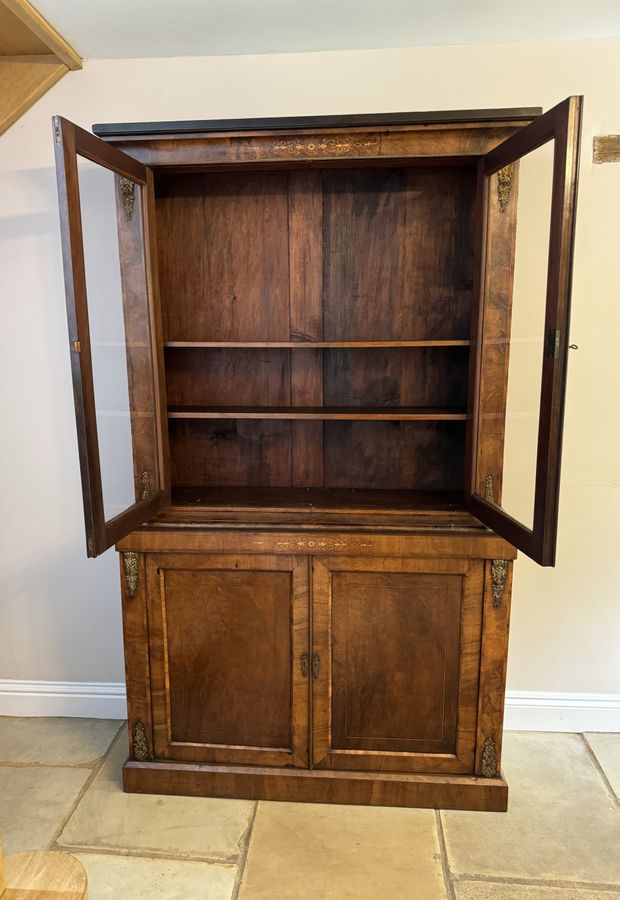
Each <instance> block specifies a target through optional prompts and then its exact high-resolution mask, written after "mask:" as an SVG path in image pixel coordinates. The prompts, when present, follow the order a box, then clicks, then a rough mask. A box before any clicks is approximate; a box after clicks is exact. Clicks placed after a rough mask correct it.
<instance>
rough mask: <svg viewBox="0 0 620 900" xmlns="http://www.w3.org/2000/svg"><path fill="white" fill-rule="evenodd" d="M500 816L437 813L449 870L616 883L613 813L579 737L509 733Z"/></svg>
mask: <svg viewBox="0 0 620 900" xmlns="http://www.w3.org/2000/svg"><path fill="white" fill-rule="evenodd" d="M502 767H503V769H504V772H505V775H506V778H507V780H508V784H509V787H510V793H509V796H508V812H507V813H470V812H443V813H442V820H443V824H444V832H445V837H446V847H447V851H448V860H449V863H450V867H451V869H452V871H453V872H455V873H457V874H467V875H493V876H498V877H520V878H534V879H540V880H544V879H548V880H557V881H579V882H598V883H600V884H614V885H616V884H618V885H620V814H619V812H618V809H617V807H616V806H615V804H614V802H613V800H612V798H611V797H610V796H609V795H608V793H607V791H606V790H605V787H604V785H603V783H602V780H601V778H600V776H599V774H598V772H597V771H596V770H595V768H594V765H593V764H592V762H591V760H590V758H589V756H588V754H587V751H586V748H585V746H584V743H583V741H582V739H581V737H579V736H578V735H573V734H557V733H555V734H543V733H525V732H521V733H520V732H508V733H507V734H506V737H505V744H504V755H503V766H502Z"/></svg>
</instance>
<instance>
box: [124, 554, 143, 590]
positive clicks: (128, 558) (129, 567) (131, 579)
mask: <svg viewBox="0 0 620 900" xmlns="http://www.w3.org/2000/svg"><path fill="white" fill-rule="evenodd" d="M139 562H140V557H139V556H138V554H137V553H134V552H133V551H129V552H128V553H123V568H124V570H125V581H126V582H127V595H128V596H129V597H135V596H136V594H137V593H138V568H139Z"/></svg>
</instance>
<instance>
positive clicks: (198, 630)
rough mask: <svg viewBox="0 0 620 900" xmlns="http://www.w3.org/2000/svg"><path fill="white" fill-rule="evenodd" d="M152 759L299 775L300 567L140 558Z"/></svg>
mask: <svg viewBox="0 0 620 900" xmlns="http://www.w3.org/2000/svg"><path fill="white" fill-rule="evenodd" d="M147 595H148V617H149V626H148V627H149V652H150V660H151V696H152V706H153V736H154V749H155V755H156V756H157V757H158V758H161V759H175V760H187V761H193V762H207V763H209V762H210V763H223V764H226V763H229V764H240V765H263V766H264V765H267V766H271V765H273V766H305V767H307V766H308V712H309V700H308V677H309V676H308V667H307V665H306V661H307V659H308V649H309V633H308V560H307V557H292V556H277V557H276V556H250V555H248V556H234V555H222V556H205V555H202V554H191V553H184V554H149V555H148V556H147Z"/></svg>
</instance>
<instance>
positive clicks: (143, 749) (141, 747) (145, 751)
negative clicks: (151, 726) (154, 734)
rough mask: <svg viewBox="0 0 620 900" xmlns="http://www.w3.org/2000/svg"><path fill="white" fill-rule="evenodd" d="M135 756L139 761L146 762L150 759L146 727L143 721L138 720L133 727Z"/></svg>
mask: <svg viewBox="0 0 620 900" xmlns="http://www.w3.org/2000/svg"><path fill="white" fill-rule="evenodd" d="M132 745H133V746H132V749H133V758H134V759H135V760H136V761H137V762H144V761H145V760H147V759H149V757H150V754H149V745H148V743H147V740H146V729H145V727H144V725H143V724H142V722H136V724H135V725H134V727H133V741H132Z"/></svg>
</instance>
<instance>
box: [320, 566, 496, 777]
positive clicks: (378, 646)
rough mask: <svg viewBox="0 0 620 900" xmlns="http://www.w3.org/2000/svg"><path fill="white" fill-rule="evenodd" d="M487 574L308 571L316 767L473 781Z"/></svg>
mask: <svg viewBox="0 0 620 900" xmlns="http://www.w3.org/2000/svg"><path fill="white" fill-rule="evenodd" d="M483 572H484V565H483V562H482V561H480V560H474V561H472V560H460V559H455V560H449V559H440V558H434V559H411V558H409V559H402V558H394V559H391V558H390V559H388V558H377V559H360V558H350V559H346V558H336V557H333V558H315V559H314V560H313V580H312V621H313V626H312V628H313V632H312V633H313V656H312V661H311V662H312V676H313V679H312V712H313V723H312V735H313V738H312V765H313V767H315V768H321V769H361V770H379V771H394V772H421V773H424V772H442V773H467V772H473V770H474V750H475V734H476V717H477V701H478V678H479V664H480V640H481V624H482V596H483Z"/></svg>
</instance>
